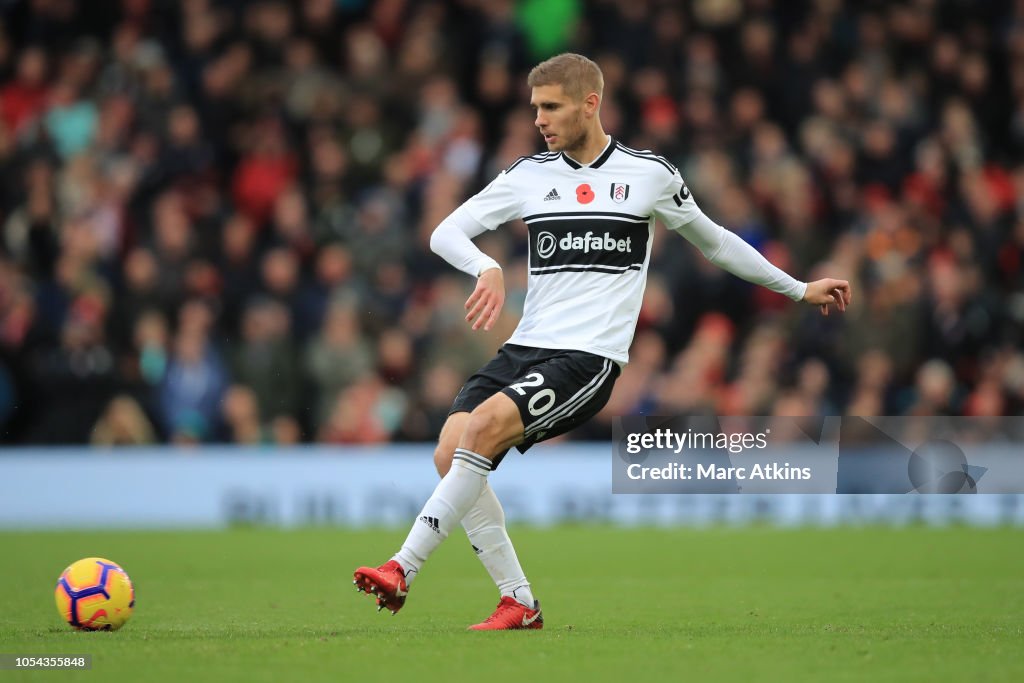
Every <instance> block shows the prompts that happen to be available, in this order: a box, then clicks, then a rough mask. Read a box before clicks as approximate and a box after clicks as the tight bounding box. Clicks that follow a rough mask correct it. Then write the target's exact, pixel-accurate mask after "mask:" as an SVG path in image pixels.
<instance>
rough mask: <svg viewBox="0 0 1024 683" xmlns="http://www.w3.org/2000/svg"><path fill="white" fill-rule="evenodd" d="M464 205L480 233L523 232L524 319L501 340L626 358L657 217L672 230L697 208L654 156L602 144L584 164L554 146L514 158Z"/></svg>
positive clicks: (697, 213)
mask: <svg viewBox="0 0 1024 683" xmlns="http://www.w3.org/2000/svg"><path fill="white" fill-rule="evenodd" d="M463 207H464V208H465V209H466V210H467V211H468V213H469V215H470V216H472V218H473V219H474V220H476V221H477V222H479V223H480V224H481V225H482V226H484V227H485V228H487V229H489V230H494V229H495V228H497V227H499V226H501V225H503V224H505V223H508V222H509V221H512V220H515V219H517V218H521V219H523V221H524V222H525V223H526V225H527V226H528V228H529V235H530V249H529V271H530V272H529V282H528V290H527V295H526V303H525V307H524V310H523V317H522V319H521V320H520V322H519V326H518V327H517V328H516V330H515V332H514V333H513V334H512V337H511V338H510V339H509V340H508V341H509V343H513V344H521V345H523V346H536V347H540V348H548V349H576V350H580V351H587V352H590V353H594V354H597V355H599V356H604V357H606V358H610V359H612V360H614V361H616V362H618V363H626V362H627V361H628V359H629V353H628V352H629V345H630V343H631V342H632V340H633V333H634V331H635V329H636V321H637V317H638V316H639V314H640V305H641V303H642V300H643V294H644V286H645V284H646V281H647V269H648V265H649V264H650V259H651V245H652V243H653V239H652V238H653V235H654V222H655V219H656V218H659V219H661V221H662V222H663V223H664V224H665V225H666V227H668V228H669V229H676V228H679V227H681V226H683V225H685V224H687V223H690V222H691V221H693V220H695V219H696V218H697V217H698V216H701V215H702V213H701V211H700V209H699V208H698V207H697V204H696V203H695V202H694V201H693V197H692V196H691V195H690V191H689V190H688V189H687V187H686V183H685V182H683V179H682V176H680V174H679V171H678V170H677V169H676V168H675V167H674V166H673V165H672V164H670V163H669V162H668V161H667V160H665V159H664V158H663V157H660V156H657V155H655V154H653V153H651V152H646V151H637V150H633V149H630V148H628V147H625V146H624V145H622V144H620V143H618V142H616V141H615V140H614V139H611V138H609V143H608V146H607V147H606V148H605V150H604V152H602V153H601V155H600V156H598V158H597V159H595V160H594V161H593V163H591V164H590V165H588V166H582V165H580V164H579V163H577V162H576V161H574V160H573V159H572V158H570V157H568V156H566V155H565V154H562V153H560V152H548V153H545V154H538V155H535V156H532V157H523V158H521V159H519V160H518V161H516V162H515V163H514V164H512V165H511V166H510V167H509V168H508V169H506V170H505V171H503V172H502V173H501V174H499V175H498V177H497V178H495V180H494V181H493V182H491V184H490V185H488V186H487V187H486V188H484V189H483V190H481V191H480V192H479V193H478V194H477V195H475V196H473V197H472V198H470V199H469V200H468V201H467V202H466V203H465V204H464V205H463Z"/></svg>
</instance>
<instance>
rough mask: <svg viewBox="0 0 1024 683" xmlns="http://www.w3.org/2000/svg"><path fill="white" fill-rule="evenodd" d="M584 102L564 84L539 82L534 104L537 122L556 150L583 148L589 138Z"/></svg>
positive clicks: (531, 101)
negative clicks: (567, 92)
mask: <svg viewBox="0 0 1024 683" xmlns="http://www.w3.org/2000/svg"><path fill="white" fill-rule="evenodd" d="M582 105H583V103H582V102H576V101H574V100H573V99H572V98H570V97H569V96H568V95H566V94H565V92H564V90H563V89H562V86H561V85H538V86H537V87H535V88H534V89H533V95H532V96H531V97H530V106H532V107H533V109H534V111H535V112H536V113H537V117H536V118H535V119H534V122H533V123H534V125H536V126H537V129H538V130H540V134H541V135H543V136H544V142H545V143H547V146H548V149H549V150H550V151H552V152H564V151H572V150H575V149H580V148H582V147H583V144H584V143H585V142H586V139H587V129H586V127H585V126H584V121H583V106H582Z"/></svg>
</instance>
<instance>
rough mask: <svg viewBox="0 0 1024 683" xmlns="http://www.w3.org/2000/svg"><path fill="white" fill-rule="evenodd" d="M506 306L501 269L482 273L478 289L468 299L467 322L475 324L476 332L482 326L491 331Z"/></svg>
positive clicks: (492, 269)
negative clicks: (502, 308)
mask: <svg viewBox="0 0 1024 683" xmlns="http://www.w3.org/2000/svg"><path fill="white" fill-rule="evenodd" d="M504 305H505V276H504V275H503V274H502V272H501V268H491V269H489V270H485V271H484V272H482V273H480V277H478V278H477V280H476V289H474V290H473V293H472V294H471V295H470V296H469V298H468V299H466V310H467V311H469V312H468V313H466V322H470V323H472V324H473V329H474V330H479V329H480V326H481V325H482V326H483V328H484V330H486V331H488V332H489V331H490V329H491V328H492V327H493V326H494V321H495V320H497V319H498V314H499V313H501V307H502V306H504Z"/></svg>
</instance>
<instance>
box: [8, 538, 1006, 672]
mask: <svg viewBox="0 0 1024 683" xmlns="http://www.w3.org/2000/svg"><path fill="white" fill-rule="evenodd" d="M403 535H404V534H403V533H402V532H398V531H393V530H389V531H380V532H372V533H371V532H349V531H339V530H304V531H274V530H236V531H230V532H209V533H203V532H181V533H177V532H174V533H171V532H163V533H139V532H136V533H123V532H121V533H114V532H97V533H5V534H0V605H2V606H3V610H2V612H0V652H7V653H26V654H39V653H57V652H64V653H89V654H91V655H93V662H94V663H93V670H92V671H87V672H74V673H70V672H32V673H27V674H26V673H15V672H10V671H0V683H3V682H4V681H6V680H43V679H46V680H57V679H59V680H68V679H71V680H78V679H90V680H96V681H99V680H102V681H104V683H109V682H110V681H118V680H126V681H127V680H133V681H134V680H145V681H207V680H217V681H220V680H247V681H290V680H302V681H305V680H309V681H332V682H350V681H352V682H357V683H362V682H364V681H389V682H391V683H421V682H426V681H444V682H445V683H450V682H454V681H474V682H479V683H485V682H490V681H518V682H527V683H528V682H531V681H536V680H565V681H576V680H580V681H633V682H636V683H639V682H640V681H648V680H655V677H658V680H661V679H662V677H666V678H664V680H666V681H675V680H685V681H700V682H701V683H706V682H710V681H787V682H790V681H804V680H806V681H826V680H827V681H865V680H870V681H872V682H873V683H875V682H879V681H939V680H949V681H964V680H971V681H1011V680H1012V681H1019V680H1024V654H1022V652H1024V531H1021V530H1012V529H998V530H974V529H964V528H952V529H942V530H939V529H924V528H908V529H897V530H886V529H842V530H800V531H781V530H773V529H761V528H753V529H744V530H735V529H709V530H702V531H693V530H662V529H646V530H618V529H608V528H594V527H578V528H559V529H552V530H527V529H522V530H515V531H514V532H513V536H514V538H515V539H516V540H517V543H518V546H519V548H520V554H521V556H522V558H523V561H524V564H525V566H526V567H527V569H528V572H529V575H530V577H531V580H532V581H533V582H534V586H535V590H536V592H537V595H538V597H540V598H541V600H542V602H543V605H544V612H545V616H546V627H545V629H544V630H543V631H539V632H538V631H530V632H513V633H466V632H465V631H464V628H465V626H466V625H467V624H469V623H472V622H474V621H477V620H479V619H481V618H482V617H484V616H486V615H487V614H488V613H489V612H490V610H491V609H492V608H493V606H494V604H495V603H496V601H497V595H496V592H495V591H494V588H493V586H492V585H491V584H490V581H489V579H488V578H487V576H486V575H485V573H484V571H483V569H482V568H481V567H480V566H479V565H478V563H477V561H476V559H475V558H474V557H473V555H472V553H471V552H470V549H469V547H468V543H467V541H466V539H465V538H462V537H456V538H453V539H452V540H451V541H450V542H449V543H447V544H445V546H443V547H442V548H441V550H440V551H439V552H438V553H437V554H436V555H435V557H434V558H433V559H432V561H431V563H430V565H428V567H427V568H426V570H425V571H424V572H423V574H422V576H421V577H420V578H419V579H418V581H417V582H416V584H415V586H414V587H413V590H412V594H411V596H410V599H409V600H410V601H409V603H408V604H407V606H406V608H405V610H403V612H402V613H401V614H399V615H398V616H396V617H392V616H390V615H389V614H387V613H386V612H384V613H380V614H378V613H377V612H376V610H375V608H374V607H373V605H372V602H371V599H370V598H369V597H366V596H363V595H360V594H357V593H356V592H355V591H354V590H353V588H352V586H351V579H350V575H351V572H352V569H353V568H354V567H355V566H356V565H358V564H363V563H371V562H372V563H378V562H381V561H383V560H384V559H387V557H388V555H389V554H390V552H391V551H393V550H394V549H395V548H396V547H397V545H398V544H400V542H401V540H402V538H403ZM460 536H461V534H460ZM90 555H100V556H105V557H109V558H110V559H112V560H114V561H116V562H119V563H121V564H122V565H123V566H124V567H125V569H126V570H127V571H128V572H129V574H130V575H131V577H132V579H133V580H134V582H135V587H136V592H137V598H138V605H137V610H136V613H135V616H134V617H133V619H132V621H131V622H129V624H128V625H127V626H126V627H125V628H124V629H122V630H121V631H119V632H116V633H77V632H73V631H71V630H70V629H69V628H68V627H66V626H63V625H62V624H61V623H60V621H59V619H58V617H57V613H56V609H55V607H54V605H53V599H52V590H53V585H54V582H55V580H56V578H57V575H58V573H59V572H60V570H61V569H63V568H64V566H65V565H67V564H68V563H70V562H71V561H72V560H75V559H78V558H80V557H85V556H90Z"/></svg>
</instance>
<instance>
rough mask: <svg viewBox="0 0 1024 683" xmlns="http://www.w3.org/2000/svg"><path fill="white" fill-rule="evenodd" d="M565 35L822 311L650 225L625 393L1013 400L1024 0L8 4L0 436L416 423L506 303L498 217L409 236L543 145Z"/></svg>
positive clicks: (505, 241) (149, 436) (261, 433)
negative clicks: (474, 313) (548, 83)
mask: <svg viewBox="0 0 1024 683" xmlns="http://www.w3.org/2000/svg"><path fill="white" fill-rule="evenodd" d="M566 50H573V51H579V52H582V53H584V54H587V55H589V56H591V57H593V58H594V59H595V60H597V61H598V62H599V64H600V65H601V66H602V68H603V70H604V74H605V80H606V87H605V99H604V103H603V107H602V119H603V122H604V124H605V127H606V129H607V130H608V132H609V133H611V134H612V135H614V136H615V137H617V138H618V139H620V140H622V141H623V142H624V143H625V144H627V145H629V146H631V147H636V148H644V149H652V150H655V151H656V152H658V153H660V154H662V155H664V156H666V157H668V158H669V159H670V160H671V161H672V162H673V163H675V164H676V165H677V166H679V168H680V170H681V171H682V173H683V177H684V178H685V179H686V181H687V183H688V185H689V186H690V188H691V189H692V191H693V194H694V197H695V198H696V200H697V202H698V204H700V205H701V207H702V208H703V210H704V211H705V213H707V214H708V215H709V216H711V217H712V218H713V219H714V220H716V221H717V222H719V223H721V224H723V225H725V226H727V227H729V228H731V229H732V230H734V231H736V232H737V233H738V234H740V235H741V236H742V237H743V238H744V239H746V240H747V241H749V242H750V243H751V244H753V245H754V246H755V247H756V248H757V249H759V250H760V251H761V252H762V253H764V254H765V255H766V256H767V257H768V258H769V259H770V260H772V261H773V262H774V263H775V264H777V265H779V266H780V267H782V268H784V269H786V270H787V271H789V272H790V273H792V274H793V275H794V276H796V277H798V278H801V279H804V280H808V279H814V278H816V277H819V276H821V275H822V274H825V273H827V274H829V275H833V276H840V277H846V278H848V279H850V280H851V281H852V284H853V287H854V300H853V306H852V307H851V308H850V309H849V310H848V311H847V313H846V314H844V315H836V314H835V313H833V315H832V316H829V317H827V318H824V317H821V316H820V315H819V313H818V311H817V310H816V309H814V308H812V307H808V306H797V305H794V304H792V303H791V302H789V301H787V300H784V299H782V298H781V297H779V296H777V295H775V294H772V293H771V292H768V291H767V290H763V289H759V288H756V287H753V286H750V285H748V284H746V283H744V282H742V281H740V280H738V279H736V278H734V277H733V276H731V275H728V274H727V273H724V272H722V271H720V270H718V269H716V268H715V267H713V266H710V265H709V264H708V263H706V262H705V261H704V260H703V258H702V257H701V256H700V254H699V253H698V252H696V250H695V249H693V248H692V247H691V246H690V245H688V244H687V243H686V242H685V241H683V240H682V239H680V238H678V237H677V236H675V235H673V234H670V233H667V232H666V231H665V230H663V229H661V228H659V230H658V236H657V239H656V242H655V247H654V249H655V251H654V256H653V260H652V268H651V275H650V280H649V284H648V288H647V292H646V294H645V300H644V306H643V311H642V313H641V317H640V322H639V327H638V331H637V336H636V339H635V342H634V346H633V349H632V351H631V356H632V361H631V363H630V365H628V366H627V367H626V369H625V370H624V372H623V374H622V376H621V378H620V380H619V382H618V385H617V387H616V390H615V393H614V395H613V397H612V400H611V402H610V404H609V405H608V407H607V408H606V410H605V411H604V412H603V413H602V415H601V416H599V418H598V419H596V420H595V421H593V422H592V423H591V424H590V425H588V426H587V427H585V428H583V429H581V430H580V431H579V432H578V433H577V434H576V435H575V436H576V438H602V437H605V436H607V434H608V433H609V429H610V428H609V425H610V421H611V417H612V416H614V415H621V414H634V413H642V414H654V415H684V414H692V413H698V412H719V413H723V414H751V415H843V414H848V415H865V416H868V415H1010V414H1020V412H1021V410H1022V408H1024V352H1022V330H1024V154H1022V153H1024V1H1022V0H1016V1H1013V0H1005V1H1000V0H989V1H987V2H970V1H968V0H904V1H897V2H870V1H867V0H865V1H861V2H844V1H843V0H802V1H801V0H692V2H686V3H682V2H675V1H668V0H663V1H659V0H592V1H586V2H585V1H584V0H522V1H520V2H513V1H511V0H449V1H447V2H441V1H431V0H291V1H287V0H251V1H245V0H0V169H2V177H3V184H2V186H0V228H2V232H0V236H2V240H0V426H2V430H0V441H3V442H7V443H34V444H43V443H48V444H52V443H89V442H91V443H94V444H149V443H165V442H173V443H179V444H190V443H209V442H222V443H247V444H289V443H297V442H319V443H336V444H342V443H378V442H388V441H398V440H402V441H424V440H425V441H429V440H432V439H434V438H436V435H437V433H438V431H439V429H440V427H441V425H442V424H443V422H444V419H445V417H446V414H447V409H448V407H449V406H450V404H451V401H452V399H453V397H454V395H455V394H456V392H457V391H458V388H459V387H460V385H461V383H462V382H463V381H464V380H465V379H466V378H467V377H468V376H469V375H470V374H471V373H472V372H473V371H474V370H476V369H477V368H478V367H479V366H480V365H481V364H482V363H484V362H486V360H487V359H488V358H489V357H490V356H491V355H492V354H493V352H494V351H495V350H496V348H497V347H498V346H499V345H500V343H501V342H502V341H504V339H506V338H507V337H508V335H509V334H510V333H511V330H512V329H513V328H514V326H515V324H516V322H517V320H518V318H519V315H520V313H521V310H522V302H523V299H524V295H525V291H524V288H525V283H526V264H525V259H526V254H527V250H526V231H525V226H523V225H522V224H520V223H517V224H511V225H508V226H506V227H505V228H503V229H501V230H498V231H496V232H495V233H493V234H488V235H486V236H484V237H482V238H481V239H480V240H479V241H478V244H480V246H481V247H482V248H483V249H484V250H485V251H487V252H488V253H489V254H490V255H492V256H494V257H495V258H497V259H498V261H499V262H500V263H502V264H503V266H504V268H505V273H506V275H505V277H506V284H507V287H508V290H509V292H508V304H507V308H506V311H505V313H504V314H503V316H502V319H501V321H500V324H499V325H498V326H497V329H496V330H494V331H493V332H492V333H489V334H483V333H473V332H471V331H470V330H469V327H468V326H467V325H466V323H465V322H464V319H463V318H464V310H463V303H464V301H465V298H466V296H467V295H468V293H469V292H470V291H471V288H472V285H473V283H472V281H471V279H470V278H468V277H466V276H465V275H463V274H461V273H459V272H458V271H455V270H454V269H452V268H450V267H449V266H448V265H447V264H445V263H444V262H443V261H442V260H441V259H439V258H438V257H436V256H435V255H433V254H432V253H431V252H430V251H429V248H428V246H427V245H428V240H429V235H430V232H431V231H432V230H433V228H434V227H435V226H436V225H437V223H438V222H439V221H440V220H441V219H442V218H444V216H446V215H447V214H448V213H449V212H450V211H451V210H452V209H454V208H455V207H456V206H457V205H458V204H459V203H460V202H461V201H462V200H464V199H465V198H466V197H468V196H469V195H471V194H473V193H474V192H476V191H478V190H479V189H480V188H481V187H483V186H484V185H485V184H486V183H487V182H488V181H489V180H490V179H491V178H492V177H493V176H494V175H495V174H496V173H498V172H499V171H500V170H501V169H502V168H504V167H506V166H507V165H509V164H510V163H511V162H513V161H514V160H515V159H516V158H517V157H519V156H520V155H525V154H532V153H534V152H536V151H539V150H540V148H541V142H542V141H541V139H540V137H539V135H538V134H537V132H536V130H535V128H534V127H533V116H532V112H531V110H530V109H529V106H528V100H529V93H528V89H527V88H526V85H525V74H526V73H527V72H528V70H529V68H530V67H531V66H532V65H533V64H535V63H536V62H537V61H539V60H541V59H544V58H546V57H548V56H551V55H552V54H556V53H558V52H562V51H566Z"/></svg>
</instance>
